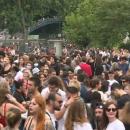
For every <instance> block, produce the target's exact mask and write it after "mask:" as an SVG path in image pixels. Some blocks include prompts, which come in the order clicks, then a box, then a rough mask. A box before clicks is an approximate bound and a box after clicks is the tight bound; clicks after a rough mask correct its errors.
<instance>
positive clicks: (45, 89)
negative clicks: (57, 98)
mask: <svg viewBox="0 0 130 130" xmlns="http://www.w3.org/2000/svg"><path fill="white" fill-rule="evenodd" d="M49 93H50V91H49V88H48V87H47V88H44V89H43V90H42V92H41V95H42V96H43V97H47V96H48V95H49ZM57 93H59V94H60V95H61V97H62V100H63V101H64V100H65V99H66V94H65V92H64V91H62V90H61V89H59V90H58V92H57Z"/></svg>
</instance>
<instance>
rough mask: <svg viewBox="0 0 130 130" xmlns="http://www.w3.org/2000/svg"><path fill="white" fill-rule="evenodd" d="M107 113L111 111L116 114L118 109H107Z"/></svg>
mask: <svg viewBox="0 0 130 130" xmlns="http://www.w3.org/2000/svg"><path fill="white" fill-rule="evenodd" d="M106 111H107V112H110V111H112V112H115V111H117V108H106Z"/></svg>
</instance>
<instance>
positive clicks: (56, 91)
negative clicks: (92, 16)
mask: <svg viewBox="0 0 130 130" xmlns="http://www.w3.org/2000/svg"><path fill="white" fill-rule="evenodd" d="M37 50H38V52H37ZM34 51H35V52H34V53H31V54H26V53H18V52H15V50H13V53H11V52H12V51H11V52H10V51H8V52H7V51H4V49H2V50H1V51H0V130H130V52H129V51H128V50H125V49H120V50H114V49H113V50H107V49H98V48H97V49H95V48H89V49H84V50H80V49H78V48H76V47H73V46H72V45H68V46H65V47H64V48H63V51H62V56H61V57H56V56H55V54H52V53H50V52H47V51H46V50H40V49H35V50H34Z"/></svg>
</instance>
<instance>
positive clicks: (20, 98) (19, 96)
mask: <svg viewBox="0 0 130 130" xmlns="http://www.w3.org/2000/svg"><path fill="white" fill-rule="evenodd" d="M13 96H14V97H15V98H16V100H17V101H18V102H19V103H22V102H23V101H26V98H25V96H24V95H23V93H21V92H19V91H17V90H16V91H15V93H14V94H13Z"/></svg>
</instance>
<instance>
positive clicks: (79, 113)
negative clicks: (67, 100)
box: [65, 100, 92, 130]
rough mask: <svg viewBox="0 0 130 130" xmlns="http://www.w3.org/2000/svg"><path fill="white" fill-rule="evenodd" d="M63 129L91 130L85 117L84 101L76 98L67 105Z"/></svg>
mask: <svg viewBox="0 0 130 130" xmlns="http://www.w3.org/2000/svg"><path fill="white" fill-rule="evenodd" d="M65 130H92V127H91V125H90V123H89V122H88V119H87V113H86V108H85V104H84V102H82V101H80V100H77V101H75V102H73V103H72V105H71V106H70V107H69V110H68V114H67V117H66V121H65Z"/></svg>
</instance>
